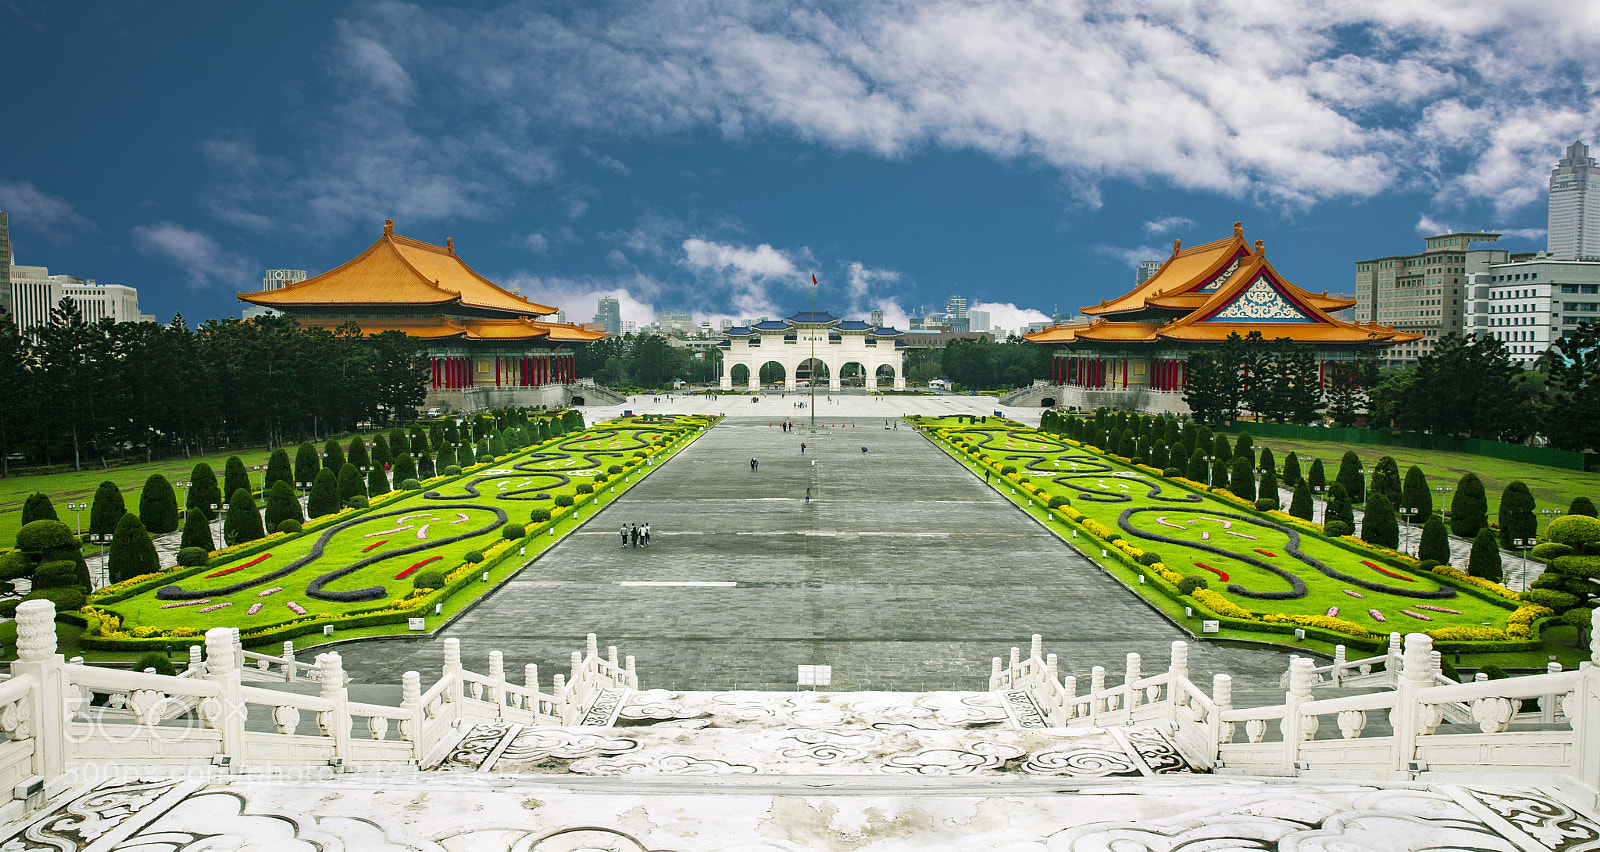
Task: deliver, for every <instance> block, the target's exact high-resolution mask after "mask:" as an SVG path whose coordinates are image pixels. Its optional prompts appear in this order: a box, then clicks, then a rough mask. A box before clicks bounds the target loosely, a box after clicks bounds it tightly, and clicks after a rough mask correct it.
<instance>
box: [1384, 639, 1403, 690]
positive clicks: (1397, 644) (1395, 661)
mask: <svg viewBox="0 0 1600 852" xmlns="http://www.w3.org/2000/svg"><path fill="white" fill-rule="evenodd" d="M1401 641H1402V640H1401V638H1400V634H1399V633H1390V634H1389V650H1388V652H1387V653H1386V654H1385V655H1384V660H1383V671H1384V673H1385V674H1386V675H1388V681H1389V683H1390V684H1391V685H1392V684H1397V683H1399V682H1400V669H1401V668H1403V667H1404V665H1405V662H1404V654H1405V652H1404V650H1403V649H1402V646H1401Z"/></svg>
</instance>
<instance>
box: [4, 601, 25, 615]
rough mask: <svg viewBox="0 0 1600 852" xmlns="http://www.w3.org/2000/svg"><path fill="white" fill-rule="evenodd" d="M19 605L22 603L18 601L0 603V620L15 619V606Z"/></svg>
mask: <svg viewBox="0 0 1600 852" xmlns="http://www.w3.org/2000/svg"><path fill="white" fill-rule="evenodd" d="M19 603H22V601H20V600H9V601H0V618H16V617H17V604H19Z"/></svg>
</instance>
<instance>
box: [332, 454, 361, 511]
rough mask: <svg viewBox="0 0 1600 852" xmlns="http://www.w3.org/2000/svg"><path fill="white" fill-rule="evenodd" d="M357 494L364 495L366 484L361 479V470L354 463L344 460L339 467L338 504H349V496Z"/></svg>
mask: <svg viewBox="0 0 1600 852" xmlns="http://www.w3.org/2000/svg"><path fill="white" fill-rule="evenodd" d="M357 494H359V495H361V496H363V497H365V496H366V495H367V486H366V484H365V483H364V482H362V481H361V471H360V470H358V469H357V468H356V466H355V465H353V464H351V463H349V462H345V463H344V467H341V468H339V505H340V506H348V505H350V498H351V497H354V496H356V495H357Z"/></svg>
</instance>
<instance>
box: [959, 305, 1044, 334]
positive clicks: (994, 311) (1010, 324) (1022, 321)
mask: <svg viewBox="0 0 1600 852" xmlns="http://www.w3.org/2000/svg"><path fill="white" fill-rule="evenodd" d="M967 310H968V312H971V311H988V312H989V325H990V326H992V327H993V328H1001V329H1005V330H1007V331H1015V330H1016V329H1019V328H1026V327H1027V326H1029V325H1031V324H1033V323H1036V322H1045V323H1047V322H1049V321H1050V317H1049V316H1048V315H1046V314H1044V313H1042V312H1040V311H1036V310H1034V309H1032V308H1019V307H1017V306H1016V305H1014V304H1012V303H1010V302H979V303H977V304H975V305H969V306H968V307H967Z"/></svg>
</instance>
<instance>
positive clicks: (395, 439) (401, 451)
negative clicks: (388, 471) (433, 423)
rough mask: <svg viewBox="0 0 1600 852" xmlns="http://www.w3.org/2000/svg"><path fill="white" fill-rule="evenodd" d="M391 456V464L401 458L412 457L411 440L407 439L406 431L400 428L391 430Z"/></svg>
mask: <svg viewBox="0 0 1600 852" xmlns="http://www.w3.org/2000/svg"><path fill="white" fill-rule="evenodd" d="M389 455H390V456H391V459H390V464H393V463H394V462H395V461H397V460H398V459H399V458H400V457H401V456H409V455H411V439H409V438H407V437H406V430H404V429H401V428H399V427H396V428H394V429H390V430H389Z"/></svg>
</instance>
